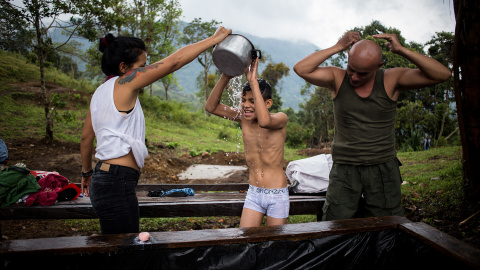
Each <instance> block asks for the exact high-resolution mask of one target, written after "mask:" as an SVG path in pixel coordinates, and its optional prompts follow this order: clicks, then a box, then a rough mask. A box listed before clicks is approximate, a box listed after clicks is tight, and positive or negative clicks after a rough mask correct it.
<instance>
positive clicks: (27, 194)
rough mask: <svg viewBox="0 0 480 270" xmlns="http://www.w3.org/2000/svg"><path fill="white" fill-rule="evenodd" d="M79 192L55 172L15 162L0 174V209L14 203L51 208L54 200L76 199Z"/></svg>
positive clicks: (74, 185)
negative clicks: (31, 168)
mask: <svg viewBox="0 0 480 270" xmlns="http://www.w3.org/2000/svg"><path fill="white" fill-rule="evenodd" d="M79 195H80V189H79V188H78V187H77V185H76V184H74V183H69V181H68V179H67V178H66V177H64V176H62V175H60V174H59V173H58V172H46V171H35V170H29V169H28V168H27V166H26V165H25V164H23V163H17V164H15V165H13V166H9V167H7V168H5V169H4V170H2V171H0V206H1V207H5V206H10V205H12V204H15V203H25V204H26V205H28V206H31V205H34V204H40V205H53V204H55V203H56V202H57V201H70V200H75V199H77V197H78V196H79Z"/></svg>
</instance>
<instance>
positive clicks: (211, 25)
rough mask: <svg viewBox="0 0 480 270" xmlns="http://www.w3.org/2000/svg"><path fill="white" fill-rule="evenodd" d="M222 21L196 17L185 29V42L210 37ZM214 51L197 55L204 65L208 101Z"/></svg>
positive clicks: (210, 50)
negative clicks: (204, 19)
mask: <svg viewBox="0 0 480 270" xmlns="http://www.w3.org/2000/svg"><path fill="white" fill-rule="evenodd" d="M220 23H221V22H217V21H215V20H212V21H210V22H202V19H201V18H195V19H194V20H193V21H192V22H190V23H189V24H188V25H187V26H185V28H184V29H183V34H184V37H183V43H184V44H191V43H195V42H198V41H201V40H203V39H205V38H208V37H209V36H211V35H213V34H214V33H215V30H216V29H217V26H218V25H219V24H220ZM212 51H213V49H212V48H210V49H208V50H206V51H205V52H203V53H202V54H200V55H199V56H198V57H197V60H198V62H199V63H200V64H201V65H202V66H203V80H204V81H203V82H204V85H203V86H204V88H203V90H204V94H205V96H204V97H205V99H204V102H206V101H207V99H208V70H209V69H210V67H211V66H212V64H213V61H212ZM205 117H206V112H205Z"/></svg>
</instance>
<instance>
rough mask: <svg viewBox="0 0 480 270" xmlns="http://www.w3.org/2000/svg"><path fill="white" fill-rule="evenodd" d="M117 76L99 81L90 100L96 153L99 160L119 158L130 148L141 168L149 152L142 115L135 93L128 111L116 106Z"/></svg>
mask: <svg viewBox="0 0 480 270" xmlns="http://www.w3.org/2000/svg"><path fill="white" fill-rule="evenodd" d="M117 78H118V77H113V78H111V79H109V80H107V81H106V82H104V83H103V84H102V85H100V86H99V87H98V88H97V90H96V91H95V93H94V94H93V97H92V101H91V102H90V113H91V117H92V125H93V130H94V131H95V136H96V138H97V148H96V153H95V157H96V158H97V159H99V160H108V159H113V158H119V157H123V156H125V155H127V154H128V153H129V152H130V150H132V152H133V155H134V157H135V161H136V162H137V165H138V168H140V169H141V168H143V165H144V160H145V158H146V157H147V156H148V150H147V147H146V146H145V117H144V115H143V110H142V106H141V105H140V101H139V100H138V97H137V101H136V102H135V107H134V109H133V110H132V111H131V112H130V113H129V114H123V113H121V112H119V111H118V110H117V108H116V107H115V102H114V100H113V89H114V86H115V81H116V80H117Z"/></svg>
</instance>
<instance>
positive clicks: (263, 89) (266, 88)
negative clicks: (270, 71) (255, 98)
mask: <svg viewBox="0 0 480 270" xmlns="http://www.w3.org/2000/svg"><path fill="white" fill-rule="evenodd" d="M257 81H258V86H259V88H260V93H262V97H263V99H264V100H267V99H272V87H271V86H270V84H268V83H267V81H265V80H264V79H257ZM247 91H252V88H250V84H249V83H248V82H246V83H245V84H244V85H243V88H242V95H244V96H245V93H246V92H247Z"/></svg>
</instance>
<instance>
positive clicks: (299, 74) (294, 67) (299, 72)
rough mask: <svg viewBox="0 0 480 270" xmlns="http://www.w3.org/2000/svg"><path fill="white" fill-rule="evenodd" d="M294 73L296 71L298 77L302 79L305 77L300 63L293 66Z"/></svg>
mask: <svg viewBox="0 0 480 270" xmlns="http://www.w3.org/2000/svg"><path fill="white" fill-rule="evenodd" d="M293 71H294V72H295V73H296V74H297V75H298V76H300V77H302V78H303V76H302V75H303V72H302V69H301V67H299V66H298V63H297V64H295V65H294V66H293Z"/></svg>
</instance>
